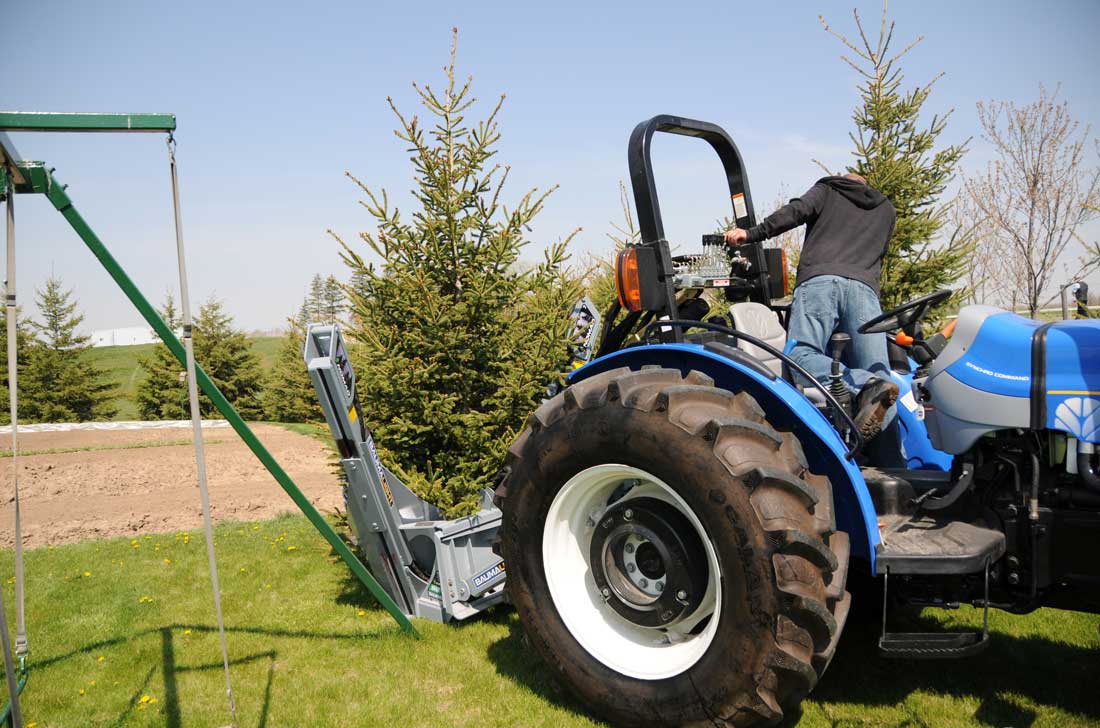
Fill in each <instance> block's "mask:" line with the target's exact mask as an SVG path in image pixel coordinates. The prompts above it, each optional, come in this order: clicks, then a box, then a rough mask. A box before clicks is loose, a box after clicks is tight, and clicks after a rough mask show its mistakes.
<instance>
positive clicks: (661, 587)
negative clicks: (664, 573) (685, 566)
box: [657, 581, 665, 591]
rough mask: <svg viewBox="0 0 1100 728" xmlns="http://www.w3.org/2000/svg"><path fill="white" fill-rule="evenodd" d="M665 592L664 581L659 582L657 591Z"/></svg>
mask: <svg viewBox="0 0 1100 728" xmlns="http://www.w3.org/2000/svg"><path fill="white" fill-rule="evenodd" d="M664 590H665V583H664V582H663V581H659V582H657V591H664Z"/></svg>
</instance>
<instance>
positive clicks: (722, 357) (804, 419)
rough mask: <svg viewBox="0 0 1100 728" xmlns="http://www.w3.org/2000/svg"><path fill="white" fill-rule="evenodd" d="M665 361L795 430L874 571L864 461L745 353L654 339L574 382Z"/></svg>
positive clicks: (578, 374) (841, 523)
mask: <svg viewBox="0 0 1100 728" xmlns="http://www.w3.org/2000/svg"><path fill="white" fill-rule="evenodd" d="M643 366H660V367H664V368H667V369H678V370H679V371H680V372H681V373H682V374H684V375H686V374H687V373H688V372H690V371H692V370H695V371H698V372H701V373H703V374H706V375H707V376H709V377H710V378H711V379H713V380H714V383H715V385H716V386H718V387H720V388H722V389H726V390H729V391H731V392H742V391H743V392H747V393H748V394H750V395H752V396H753V397H754V398H755V399H756V401H757V403H759V405H760V406H761V407H763V408H764V411H765V413H767V417H768V421H769V422H770V423H771V424H772V425H773V426H774V427H776V428H778V429H781V430H789V431H791V432H793V433H795V436H796V437H797V438H798V440H799V442H800V443H801V444H802V449H803V450H804V451H805V453H806V460H807V461H808V462H809V465H810V469H811V470H812V471H813V472H815V473H818V474H821V475H825V476H826V477H828V478H829V482H830V483H831V484H832V488H833V501H834V503H835V512H836V521H837V529H838V530H841V531H844V532H846V533H847V534H848V537H849V539H850V541H851V548H852V555H853V556H858V557H860V558H862V559H864V560H865V561H866V562H868V563H869V564H870V569H871V571H870V573H872V574H874V573H875V546H877V545H878V544H879V542H880V538H879V531H878V518H877V516H876V513H875V507H874V504H873V503H872V501H871V494H870V492H869V491H868V490H867V483H866V482H865V481H864V479H863V475H862V474H861V473H860V470H859V466H857V465H856V463H855V462H854V461H853V460H850V459H848V458H847V457H846V454H847V452H848V447H847V446H846V445H845V443H844V441H843V440H842V439H841V437H840V434H839V433H838V432H837V431H836V429H835V428H834V427H833V425H832V423H830V422H829V420H828V419H826V417H825V416H824V415H823V414H821V412H820V411H819V410H818V409H817V407H815V406H814V405H813V403H811V402H810V401H809V400H808V399H806V397H805V396H804V395H803V394H802V393H801V392H799V391H798V390H797V389H796V388H795V387H794V386H793V385H792V384H790V383H789V382H787V381H785V380H783V379H782V378H780V377H775V376H774V375H772V374H771V372H770V370H768V369H767V367H765V366H763V365H762V364H759V363H758V362H756V360H754V359H751V358H750V357H748V356H747V355H745V354H744V353H743V352H741V351H739V350H736V349H731V348H729V347H725V346H715V345H710V346H707V347H704V346H701V345H698V344H654V345H650V346H634V347H629V348H626V349H621V350H619V351H616V352H612V353H611V354H607V355H606V356H603V357H600V358H599V359H595V360H593V361H592V362H590V363H588V364H586V365H585V366H583V367H581V368H580V369H577V370H576V371H574V372H572V373H571V374H570V376H569V383H570V384H572V383H574V382H579V381H582V380H584V379H587V378H588V377H591V376H595V375H596V374H601V373H603V372H605V371H609V370H611V369H616V368H619V367H629V368H631V369H641V368H642V367H643Z"/></svg>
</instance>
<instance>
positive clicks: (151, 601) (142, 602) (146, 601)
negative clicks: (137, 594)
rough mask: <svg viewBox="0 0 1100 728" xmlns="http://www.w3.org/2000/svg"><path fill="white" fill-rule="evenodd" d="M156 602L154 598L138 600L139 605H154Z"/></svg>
mask: <svg viewBox="0 0 1100 728" xmlns="http://www.w3.org/2000/svg"><path fill="white" fill-rule="evenodd" d="M154 601H155V600H154V599H153V597H142V598H141V599H138V604H152V603H153V602H154Z"/></svg>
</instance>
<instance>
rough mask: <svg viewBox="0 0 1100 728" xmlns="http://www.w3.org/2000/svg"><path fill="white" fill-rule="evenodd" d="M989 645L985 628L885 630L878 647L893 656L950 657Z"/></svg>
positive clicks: (900, 657)
mask: <svg viewBox="0 0 1100 728" xmlns="http://www.w3.org/2000/svg"><path fill="white" fill-rule="evenodd" d="M986 647H989V634H988V633H985V632H948V633H943V634H940V633H936V632H888V633H886V634H884V635H883V636H882V637H880V638H879V641H878V650H879V653H880V654H881V655H882V656H883V657H889V658H891V659H894V660H954V659H958V658H960V657H972V656H974V655H976V654H978V653H979V652H982V651H983V650H985V648H986Z"/></svg>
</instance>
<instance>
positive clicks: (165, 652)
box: [35, 594, 390, 728]
mask: <svg viewBox="0 0 1100 728" xmlns="http://www.w3.org/2000/svg"><path fill="white" fill-rule="evenodd" d="M368 598H369V594H368ZM179 630H186V631H190V632H211V633H214V632H217V631H218V628H217V627H215V626H211V625H207V624H170V625H166V626H162V627H153V628H150V629H147V630H143V631H141V632H137V633H135V634H130V635H126V636H124V637H122V636H120V637H112V638H109V639H104V640H99V641H96V642H93V643H90V644H87V645H83V646H81V647H79V648H77V649H74V650H70V651H69V652H66V653H64V654H61V655H55V656H53V657H50V658H47V659H45V660H41V661H37V662H36V663H35V668H36V669H42V668H44V667H49V666H50V665H54V664H56V663H59V662H64V661H66V660H70V659H72V658H74V657H79V656H82V655H88V654H92V653H94V652H97V651H100V650H103V649H104V648H110V647H112V646H115V645H118V644H121V643H124V642H132V641H133V640H136V639H140V638H142V637H145V636H148V635H153V634H156V635H158V636H159V637H160V643H161V650H160V652H161V674H162V675H163V678H164V693H163V696H164V698H163V699H164V725H165V726H167V728H179V727H180V726H182V725H183V722H182V717H181V713H180V702H179V691H178V688H177V686H176V678H177V676H178V675H179V674H181V673H186V672H203V671H207V670H217V671H221V670H222V669H223V665H222V663H221V661H218V662H211V663H205V664H200V665H177V664H176V650H175V637H174V634H175V632H177V631H179ZM225 631H226V633H244V634H257V635H265V636H268V637H282V638H293V639H309V640H318V639H319V640H372V639H378V638H381V637H383V636H385V635H386V634H387V633H389V632H390V628H389V627H388V626H387V627H384V628H381V629H379V630H378V631H373V632H354V633H344V632H310V631H306V630H287V629H274V628H263V627H226V630H225ZM278 656H279V653H278V651H277V650H266V651H264V652H257V653H253V654H251V655H245V656H244V657H237V658H234V659H231V660H230V661H229V666H230V667H233V666H234V665H244V664H248V663H252V662H257V661H260V660H267V662H268V666H267V684H266V685H265V686H264V697H263V703H262V705H261V708H260V718H259V721H258V723H257V726H258V728H266V726H267V719H268V712H269V710H270V707H271V698H272V694H271V688H272V684H273V682H274V679H275V661H276V659H277V658H278ZM155 672H156V668H155V667H153V668H149V672H148V673H147V674H146V675H145V679H144V680H143V681H142V683H141V685H140V686H139V687H138V689H137V690H136V691H135V692H134V693H133V695H131V697H130V700H129V701H128V702H127V704H126V707H125V708H124V709H123V711H122V712H121V713H120V714H119V715H118V717H117V718H115V720H114V721H113V722H112V723H111V724H110V725H112V726H120V725H122V724H123V723H124V722H125V721H126V719H127V718H128V716H129V715H130V714H131V713H132V712H133V711H134V710H135V709H137V708H138V706H139V705H140V703H141V696H142V695H143V694H145V693H146V692H147V688H148V686H149V683H150V682H151V680H152V679H153V675H154V673H155Z"/></svg>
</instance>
